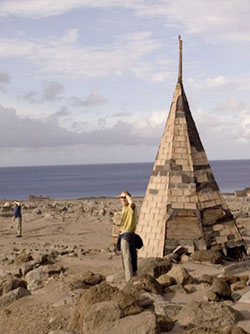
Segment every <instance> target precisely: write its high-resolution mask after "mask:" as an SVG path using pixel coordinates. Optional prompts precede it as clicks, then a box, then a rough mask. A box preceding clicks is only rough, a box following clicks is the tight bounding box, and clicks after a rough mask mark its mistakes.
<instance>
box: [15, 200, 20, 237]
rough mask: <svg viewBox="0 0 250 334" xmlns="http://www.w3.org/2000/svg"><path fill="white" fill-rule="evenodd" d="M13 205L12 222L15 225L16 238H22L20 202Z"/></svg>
mask: <svg viewBox="0 0 250 334" xmlns="http://www.w3.org/2000/svg"><path fill="white" fill-rule="evenodd" d="M13 204H14V217H13V222H14V224H15V225H16V231H17V236H16V237H17V238H20V237H21V236H22V209H21V203H20V202H13Z"/></svg>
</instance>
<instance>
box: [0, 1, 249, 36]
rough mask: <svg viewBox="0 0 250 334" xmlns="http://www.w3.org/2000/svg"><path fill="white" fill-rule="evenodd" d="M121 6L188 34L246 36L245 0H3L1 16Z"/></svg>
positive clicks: (33, 16) (247, 22)
mask: <svg viewBox="0 0 250 334" xmlns="http://www.w3.org/2000/svg"><path fill="white" fill-rule="evenodd" d="M112 7H113V8H121V9H129V10H132V11H133V12H134V13H135V14H136V15H139V16H148V17H154V18H161V19H163V20H164V21H165V23H166V25H172V26H175V27H176V28H178V29H179V30H181V31H186V32H188V33H191V34H206V33H212V34H213V36H215V37H214V38H217V37H218V36H219V37H223V38H226V39H231V40H248V41H249V40H250V35H249V30H250V20H249V1H248V0H221V1H219V2H218V1H217V0H210V1H207V0H189V1H186V0H157V1H156V0H155V1H148V0H126V1H124V0H98V1H92V0H64V1H62V0H43V1H37V0H3V1H1V3H0V15H1V16H23V17H30V18H32V19H34V18H40V17H46V16H52V15H62V14H63V13H66V12H68V11H71V10H73V9H80V8H103V9H105V8H112Z"/></svg>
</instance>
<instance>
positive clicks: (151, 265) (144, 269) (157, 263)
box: [139, 257, 172, 278]
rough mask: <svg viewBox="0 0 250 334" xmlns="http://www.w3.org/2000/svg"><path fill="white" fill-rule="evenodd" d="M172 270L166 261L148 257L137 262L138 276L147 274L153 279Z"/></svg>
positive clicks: (169, 263) (170, 264)
mask: <svg viewBox="0 0 250 334" xmlns="http://www.w3.org/2000/svg"><path fill="white" fill-rule="evenodd" d="M171 268H172V263H171V262H170V261H169V260H168V259H162V258H157V257H149V258H144V259H140V260H139V274H149V275H151V276H153V277H154V278H158V277H159V276H161V275H163V274H166V273H167V272H169V270H170V269H171Z"/></svg>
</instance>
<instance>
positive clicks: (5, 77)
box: [0, 72, 10, 85]
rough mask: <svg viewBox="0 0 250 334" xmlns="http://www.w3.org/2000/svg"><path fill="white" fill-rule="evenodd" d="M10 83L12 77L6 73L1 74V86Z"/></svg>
mask: <svg viewBox="0 0 250 334" xmlns="http://www.w3.org/2000/svg"><path fill="white" fill-rule="evenodd" d="M9 82H10V75H9V74H8V73H6V72H0V85H5V84H8V83H9Z"/></svg>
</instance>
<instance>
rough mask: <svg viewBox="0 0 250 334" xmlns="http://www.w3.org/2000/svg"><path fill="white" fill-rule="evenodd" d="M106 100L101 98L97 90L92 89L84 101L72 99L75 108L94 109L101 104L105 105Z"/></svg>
mask: <svg viewBox="0 0 250 334" xmlns="http://www.w3.org/2000/svg"><path fill="white" fill-rule="evenodd" d="M107 102H108V100H107V99H106V98H105V97H103V96H102V95H101V94H100V93H99V92H98V91H97V89H93V90H92V91H91V92H90V94H89V95H88V96H87V97H86V98H85V99H79V98H78V97H73V98H72V103H73V105H75V106H77V107H96V106H100V105H102V104H106V103H107Z"/></svg>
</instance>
